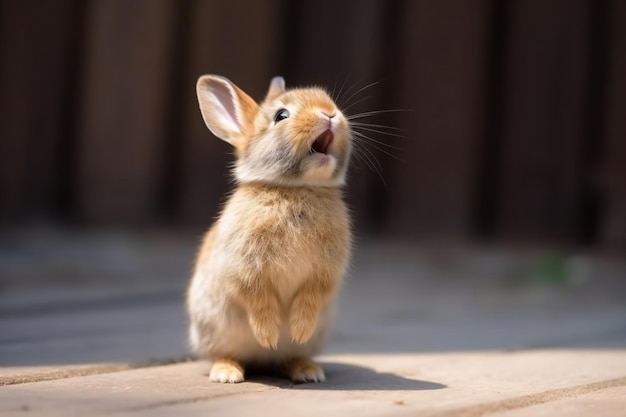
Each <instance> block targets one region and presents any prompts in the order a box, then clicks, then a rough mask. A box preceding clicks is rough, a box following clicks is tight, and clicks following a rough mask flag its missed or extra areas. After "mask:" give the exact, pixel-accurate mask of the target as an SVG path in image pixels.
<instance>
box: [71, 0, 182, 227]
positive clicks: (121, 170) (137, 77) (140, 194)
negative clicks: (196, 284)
mask: <svg viewBox="0 0 626 417" xmlns="http://www.w3.org/2000/svg"><path fill="white" fill-rule="evenodd" d="M173 7H175V2H172V1H169V0H133V1H130V2H122V1H109V0H94V1H92V2H91V3H90V8H89V12H90V13H89V18H88V24H87V27H88V30H89V33H88V36H89V39H88V41H87V42H86V63H85V71H86V73H85V75H84V94H83V97H82V107H81V110H82V113H81V116H82V117H81V123H80V126H79V128H78V140H79V143H78V153H77V155H78V161H77V164H78V168H77V172H78V178H77V187H76V188H77V190H78V195H77V204H78V208H79V213H80V215H81V218H82V219H83V220H86V221H88V222H95V223H146V222H149V221H152V220H154V217H155V213H156V211H157V207H156V202H157V196H158V187H159V179H160V176H159V175H158V174H159V173H158V169H159V167H160V156H161V155H160V152H161V151H162V147H163V140H164V138H163V136H164V127H165V125H166V118H167V117H168V105H169V103H167V102H166V98H167V96H168V95H167V94H168V91H169V90H168V86H167V82H168V81H169V80H168V75H169V70H170V62H169V57H170V54H171V51H172V48H173V47H175V45H172V44H171V34H172V25H173V16H174V13H173Z"/></svg>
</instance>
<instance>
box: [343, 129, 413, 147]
mask: <svg viewBox="0 0 626 417" xmlns="http://www.w3.org/2000/svg"><path fill="white" fill-rule="evenodd" d="M352 134H354V135H355V136H358V137H359V138H360V139H365V140H368V141H369V142H373V143H377V144H379V145H382V146H386V147H387V148H389V149H394V150H396V151H403V150H404V148H400V147H398V146H394V145H391V144H389V143H386V142H383V141H380V140H377V139H374V138H372V137H370V136H366V135H365V134H364V133H362V132H356V131H354V130H352Z"/></svg>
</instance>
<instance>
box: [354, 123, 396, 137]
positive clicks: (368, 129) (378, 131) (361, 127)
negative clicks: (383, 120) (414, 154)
mask: <svg viewBox="0 0 626 417" xmlns="http://www.w3.org/2000/svg"><path fill="white" fill-rule="evenodd" d="M352 127H353V128H354V129H363V130H367V131H368V132H373V133H380V134H381V135H387V136H393V137H396V138H402V139H407V136H406V135H399V134H397V133H391V132H385V131H384V130H378V129H372V128H370V127H365V126H354V125H353V126H352Z"/></svg>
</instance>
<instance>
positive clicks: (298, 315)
mask: <svg viewBox="0 0 626 417" xmlns="http://www.w3.org/2000/svg"><path fill="white" fill-rule="evenodd" d="M316 324H317V314H315V313H313V312H307V311H305V310H303V309H296V310H295V311H293V312H292V313H291V319H290V320H289V331H290V333H291V340H292V341H293V342H294V343H298V344H303V343H306V342H307V341H308V340H309V339H310V338H311V336H313V333H314V332H315V327H316Z"/></svg>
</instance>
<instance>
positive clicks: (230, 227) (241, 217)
mask: <svg viewBox="0 0 626 417" xmlns="http://www.w3.org/2000/svg"><path fill="white" fill-rule="evenodd" d="M196 90H197V94H198V100H199V102H200V111H201V112H202V117H203V119H204V122H205V123H206V125H207V127H208V128H209V130H210V131H211V132H213V134H214V135H216V136H217V137H219V138H220V139H222V140H225V141H226V142H228V143H230V144H231V145H233V146H234V148H235V154H236V162H235V164H234V176H235V179H236V187H235V190H234V191H233V193H232V195H231V196H230V198H229V199H228V201H227V203H226V204H225V206H224V208H223V210H222V212H221V214H220V216H219V217H218V219H217V220H216V221H215V223H214V224H213V226H212V227H211V229H210V230H209V231H208V233H207V234H206V236H205V237H204V241H203V243H202V245H201V248H200V251H199V254H198V257H197V261H196V265H195V269H194V273H193V278H192V280H191V283H190V286H189V289H188V293H187V309H188V314H189V319H190V335H189V338H190V343H191V346H192V348H193V350H194V351H195V352H196V353H197V354H199V355H200V356H201V357H204V358H206V359H209V360H210V361H212V368H211V372H210V379H211V380H212V381H216V382H241V381H243V380H244V371H245V369H246V367H249V366H263V367H267V366H269V367H272V368H274V369H275V370H279V372H282V373H284V374H286V375H287V376H288V377H289V378H291V380H293V381H296V382H321V381H324V380H325V376H324V371H323V370H322V369H321V368H320V367H319V366H318V365H317V364H315V363H314V362H313V361H312V360H311V359H310V358H311V356H312V355H314V354H316V353H317V352H318V351H319V349H320V348H321V346H322V344H323V343H324V341H325V339H326V336H327V334H328V331H329V324H330V320H331V315H332V310H333V304H334V300H335V298H336V295H337V290H338V287H339V286H340V283H341V281H342V279H343V276H344V274H345V272H346V268H347V264H348V258H349V255H350V246H351V234H350V221H349V218H348V211H347V209H346V206H345V204H344V202H343V200H342V192H341V187H342V186H343V185H344V182H345V176H346V170H347V167H348V160H349V157H350V151H351V148H352V136H351V133H350V132H351V130H350V126H349V124H348V121H347V119H346V117H344V115H343V114H342V113H341V111H340V110H339V109H338V108H337V105H336V104H335V103H334V102H333V100H332V99H331V98H330V97H329V96H328V94H327V93H326V92H324V91H323V90H321V89H318V88H307V89H292V90H285V81H284V79H283V78H281V77H275V78H274V79H272V81H271V83H270V87H269V91H268V93H267V96H266V97H265V100H264V101H263V102H262V103H261V104H257V103H256V102H255V101H254V100H253V99H252V98H250V97H249V96H248V95H247V94H246V93H244V92H243V91H242V90H240V89H239V88H238V87H237V86H236V85H235V84H233V83H232V82H230V81H229V80H227V79H226V78H224V77H220V76H216V75H204V76H202V77H200V79H199V80H198V83H197V86H196Z"/></svg>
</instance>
